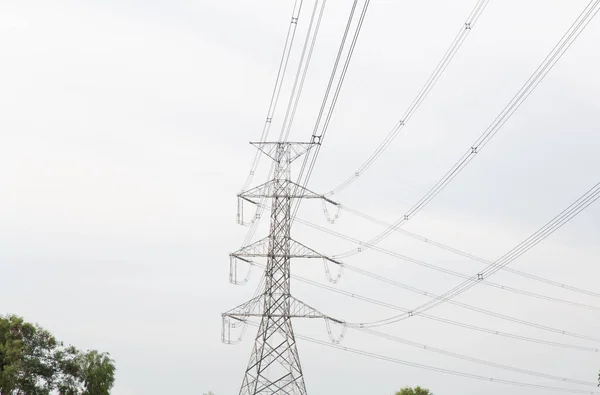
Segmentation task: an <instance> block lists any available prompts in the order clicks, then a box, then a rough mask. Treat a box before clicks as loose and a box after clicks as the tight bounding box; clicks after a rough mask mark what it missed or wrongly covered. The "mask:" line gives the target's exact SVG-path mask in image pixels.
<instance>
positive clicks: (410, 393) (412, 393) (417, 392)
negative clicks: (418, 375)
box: [396, 387, 433, 395]
mask: <svg viewBox="0 0 600 395" xmlns="http://www.w3.org/2000/svg"><path fill="white" fill-rule="evenodd" d="M396 395H433V393H432V392H431V391H429V390H428V389H425V388H421V387H415V388H410V387H405V388H402V389H401V390H400V391H398V392H396Z"/></svg>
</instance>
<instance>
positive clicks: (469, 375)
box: [248, 322, 600, 395]
mask: <svg viewBox="0 0 600 395" xmlns="http://www.w3.org/2000/svg"><path fill="white" fill-rule="evenodd" d="M248 324H249V325H252V326H257V324H255V323H254V322H248ZM296 338H298V339H302V340H305V341H307V342H311V343H315V344H319V345H321V346H325V347H331V348H336V349H338V350H342V351H346V352H350V353H353V354H358V355H363V356H366V357H370V358H374V359H379V360H382V361H387V362H393V363H396V364H400V365H405V366H410V367H414V368H418V369H424V370H430V371H434V372H438V373H444V374H449V375H453V376H460V377H465V378H469V379H474V380H481V381H487V382H491V383H496V384H507V385H511V386H517V387H528V388H539V389H545V390H548V391H555V392H565V393H573V394H591V395H597V394H600V392H596V391H590V390H578V389H569V388H560V387H553V386H547V385H541V384H532V383H525V382H521V381H513V380H504V379H498V378H494V377H485V376H480V375H476V374H473V373H466V372H461V371H458V370H452V369H445V368H440V367H436V366H431V365H424V364H420V363H416V362H410V361H406V360H402V359H399V358H394V357H388V356H385V355H381V354H377V353H373V352H370V351H364V350H359V349H356V348H351V347H346V346H342V345H339V344H333V343H328V342H326V341H323V340H319V339H315V338H313V337H309V336H303V335H296Z"/></svg>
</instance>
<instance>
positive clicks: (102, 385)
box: [77, 350, 115, 395]
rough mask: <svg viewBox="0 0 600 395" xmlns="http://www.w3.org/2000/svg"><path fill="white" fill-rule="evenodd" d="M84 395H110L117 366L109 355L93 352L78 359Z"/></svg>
mask: <svg viewBox="0 0 600 395" xmlns="http://www.w3.org/2000/svg"><path fill="white" fill-rule="evenodd" d="M77 365H78V369H79V378H80V380H81V381H82V384H83V387H84V391H83V393H82V395H108V394H110V389H111V388H112V386H113V384H114V383H115V364H114V361H113V360H112V359H110V355H109V354H108V353H99V352H98V351H95V350H92V351H88V352H87V353H85V354H81V355H79V356H78V358H77Z"/></svg>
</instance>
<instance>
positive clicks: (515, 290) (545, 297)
mask: <svg viewBox="0 0 600 395" xmlns="http://www.w3.org/2000/svg"><path fill="white" fill-rule="evenodd" d="M296 221H297V222H299V223H301V224H303V225H305V226H308V227H310V228H313V229H316V230H319V231H321V232H324V233H327V234H330V235H332V236H335V237H337V238H340V239H343V240H346V241H350V242H352V243H355V244H358V245H360V246H368V247H369V248H370V249H372V250H373V251H377V252H381V253H383V254H386V255H389V256H392V257H394V258H398V259H401V260H403V261H406V262H410V263H414V264H416V265H419V266H423V267H426V268H428V269H432V270H436V271H439V272H442V273H445V274H449V275H452V276H455V277H460V278H463V279H470V278H471V277H472V276H469V275H466V274H463V273H459V272H456V271H453V270H450V269H446V268H443V267H440V266H437V265H434V264H432V263H428V262H425V261H422V260H418V259H415V258H411V257H409V256H406V255H403V254H400V253H397V252H394V251H391V250H388V249H385V248H382V247H379V246H369V245H368V243H366V242H363V241H361V240H358V239H356V238H353V237H350V236H347V235H344V234H341V233H339V232H335V231H333V230H331V229H327V228H325V227H322V226H319V225H316V224H313V223H311V222H309V221H306V220H303V219H300V218H296ZM491 264H493V263H490V265H491ZM344 267H350V266H349V265H348V264H344ZM481 282H482V283H483V284H484V285H486V286H489V287H493V288H497V289H502V290H504V291H508V292H513V293H517V294H520V295H525V296H529V297H533V298H537V299H543V300H547V301H550V302H555V303H561V304H565V305H569V306H573V307H580V308H585V309H590V310H600V307H599V306H594V305H589V304H584V303H578V302H574V301H571V300H566V299H560V298H556V297H552V296H548V295H542V294H538V293H535V292H531V291H526V290H523V289H519V288H515V287H511V286H508V285H502V284H499V283H495V282H491V281H489V280H485V279H484V280H481Z"/></svg>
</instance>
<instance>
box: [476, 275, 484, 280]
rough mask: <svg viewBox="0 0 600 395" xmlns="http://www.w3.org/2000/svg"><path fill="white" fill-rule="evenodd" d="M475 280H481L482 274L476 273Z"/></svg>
mask: <svg viewBox="0 0 600 395" xmlns="http://www.w3.org/2000/svg"><path fill="white" fill-rule="evenodd" d="M477 280H479V281H481V280H483V273H477Z"/></svg>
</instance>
